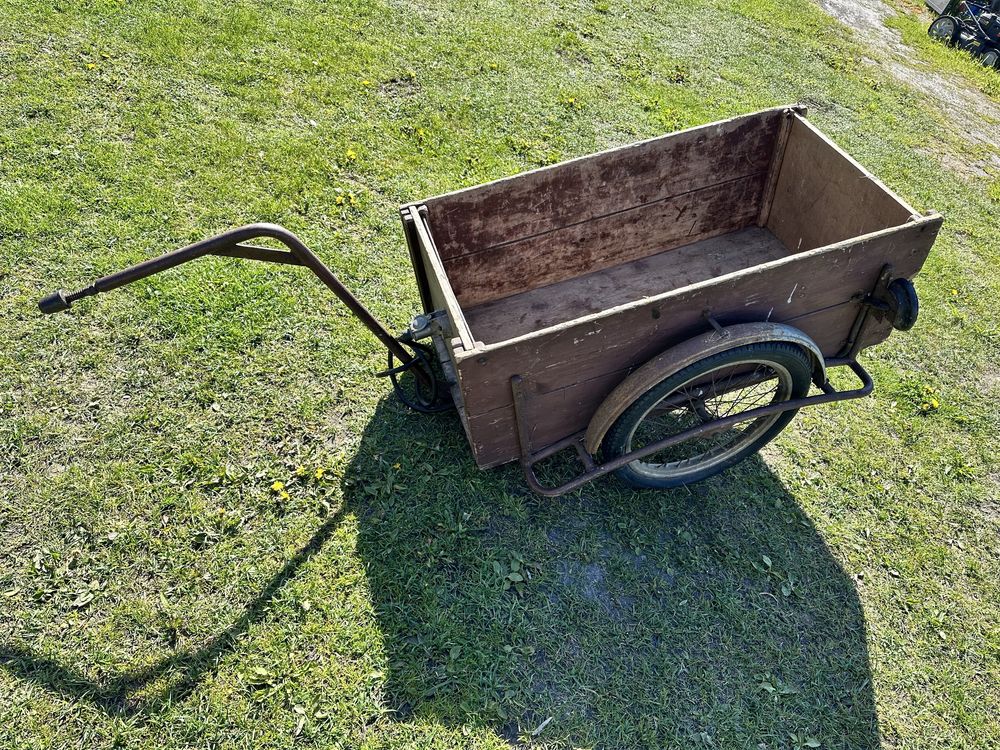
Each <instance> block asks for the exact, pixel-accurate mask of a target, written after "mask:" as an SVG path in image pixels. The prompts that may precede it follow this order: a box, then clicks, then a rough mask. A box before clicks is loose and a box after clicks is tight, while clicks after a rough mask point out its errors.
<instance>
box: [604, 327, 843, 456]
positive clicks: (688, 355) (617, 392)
mask: <svg viewBox="0 0 1000 750" xmlns="http://www.w3.org/2000/svg"><path fill="white" fill-rule="evenodd" d="M772 341H784V342H787V343H790V344H795V345H797V346H800V347H801V348H802V349H803V350H804V351H806V352H807V353H808V354H809V356H810V358H811V359H812V361H813V380H814V381H815V382H816V383H825V382H826V360H825V359H824V357H823V352H821V351H820V348H819V347H818V346H817V345H816V342H814V341H813V340H812V339H811V338H809V337H808V336H807V335H806V334H804V333H803V332H802V331H800V330H799V329H798V328H794V327H792V326H790V325H785V324H784V323H739V324H737V325H732V326H726V327H724V328H721V329H720V330H718V331H716V330H712V331H709V332H708V333H704V334H702V335H700V336H696V337H695V338H693V339H688V340H687V341H685V342H684V343H683V344H678V345H677V346H674V347H671V348H670V349H667V351H665V352H663V354H660V355H657V356H656V357H654V358H653V359H651V360H649V362H647V363H646V364H644V365H642V366H641V367H640V368H639V369H638V370H636V371H635V372H633V373H632V374H631V375H629V376H628V377H627V378H625V380H623V381H622V382H621V383H620V384H619V385H618V387H617V388H615V389H614V390H613V391H612V392H611V394H610V395H609V396H608V397H607V398H606V399H604V401H603V402H602V403H601V405H600V406H599V407H598V409H597V411H596V412H594V416H593V417H592V418H591V420H590V424H589V425H588V426H587V433H586V436H585V438H584V445H585V446H586V448H587V450H588V451H589V452H590V453H591V454H596V453H597V449H598V448H599V447H600V445H601V441H602V440H604V435H605V434H606V433H607V431H608V430H609V429H611V425H613V424H614V423H615V421H616V420H617V419H618V417H620V416H621V415H622V414H623V413H624V412H625V410H626V409H628V407H629V406H631V405H632V403H633V402H634V401H635V400H636V399H638V398H639V397H640V396H641V395H642V394H644V393H645V392H646V391H648V390H649V389H650V388H652V387H653V386H655V385H656V384H657V383H659V382H661V381H663V380H664V379H666V378H668V377H669V376H671V375H673V374H674V373H675V372H678V371H680V370H682V369H684V368H685V367H687V366H688V365H692V364H694V363H695V362H697V361H699V360H702V359H705V357H710V356H712V355H713V354H718V353H719V352H724V351H728V350H729V349H735V348H736V347H739V346H746V345H748V344H760V343H764V342H772Z"/></svg>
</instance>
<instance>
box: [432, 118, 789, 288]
mask: <svg viewBox="0 0 1000 750" xmlns="http://www.w3.org/2000/svg"><path fill="white" fill-rule="evenodd" d="M781 113H782V109H780V108H776V109H771V110H765V111H763V112H758V113H755V114H751V115H746V116H744V117H737V118H735V119H732V120H726V121H723V122H718V123H712V124H709V125H703V126H701V127H697V128H691V129H689V130H683V131H680V132H678V133H673V134H670V135H667V136H662V137H660V138H654V139H651V140H648V141H643V142H641V143H636V144H632V145H628V146H624V147H621V148H615V149H611V150H609V151H605V152H603V153H599V154H594V155H591V156H585V157H582V158H579V159H574V160H571V161H567V162H563V163H561V164H556V165H554V166H551V167H545V168H542V169H538V170H535V171H532V172H526V173H524V174H520V175H517V176H515V177H511V178H507V179H503V180H497V181H496V182H491V183H488V184H486V185H481V186H478V187H473V188H469V189H466V190H460V191H457V192H454V193H449V194H447V195H441V196H437V197H435V198H430V199H428V200H426V201H424V203H425V204H426V206H427V209H428V211H429V217H430V225H431V227H433V229H434V236H435V239H436V241H437V243H438V249H439V251H440V253H441V257H442V259H444V261H445V265H446V267H447V266H448V263H447V262H448V261H449V260H451V259H452V258H455V257H457V256H460V255H463V254H465V253H468V252H476V251H481V250H483V249H485V248H490V247H493V246H496V245H499V244H501V243H504V242H509V241H511V240H515V239H523V238H525V237H530V236H533V235H536V234H539V233H542V232H548V231H551V230H553V229H558V228H560V227H565V226H569V225H571V224H578V223H581V222H586V221H589V220H591V219H594V218H597V217H599V216H606V215H608V214H611V213H616V212H618V211H623V210H625V209H628V208H632V207H635V206H639V205H643V204H646V203H650V202H653V201H658V200H662V199H663V198H668V197H670V196H673V195H679V194H682V193H688V192H691V191H693V190H698V189H701V188H704V187H708V186H710V185H714V184H717V183H718V182H720V181H722V180H725V179H732V178H735V177H740V176H746V175H751V174H756V173H758V172H761V171H766V170H767V167H768V164H769V162H770V159H771V153H772V151H773V147H774V140H775V138H776V136H777V132H778V127H779V123H780V120H781ZM449 270H450V268H449ZM453 281H455V279H453Z"/></svg>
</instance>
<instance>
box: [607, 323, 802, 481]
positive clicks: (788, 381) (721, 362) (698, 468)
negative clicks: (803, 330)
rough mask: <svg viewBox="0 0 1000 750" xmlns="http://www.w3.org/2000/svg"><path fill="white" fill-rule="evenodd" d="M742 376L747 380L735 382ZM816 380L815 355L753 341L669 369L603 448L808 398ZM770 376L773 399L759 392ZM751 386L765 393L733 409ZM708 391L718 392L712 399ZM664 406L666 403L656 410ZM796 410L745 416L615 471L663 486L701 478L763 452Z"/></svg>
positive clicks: (611, 454)
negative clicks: (749, 418)
mask: <svg viewBox="0 0 1000 750" xmlns="http://www.w3.org/2000/svg"><path fill="white" fill-rule="evenodd" d="M751 368H753V369H752V370H751ZM727 373H728V375H727ZM735 376H739V378H740V379H741V380H743V381H746V382H747V383H748V384H747V385H745V386H742V387H740V384H739V383H736V384H735V385H734V378H735ZM726 377H728V380H726V381H724V382H723V378H726ZM709 378H711V381H710V382H709V380H708V379H709ZM811 379H812V362H811V361H810V358H809V355H808V354H807V353H806V352H804V351H803V350H802V349H801V348H800V347H798V346H795V345H794V344H789V343H785V342H767V343H761V344H749V345H746V346H740V347H737V348H735V349H730V350H728V351H725V352H720V353H718V354H714V355H712V356H709V357H706V358H705V359H702V360H699V361H698V362H695V363H694V364H691V365H688V366H687V367H685V368H683V369H681V370H679V371H677V372H675V373H673V374H671V375H668V376H667V377H666V378H664V379H663V380H661V381H660V382H659V383H657V384H656V385H655V386H653V387H652V388H650V389H649V390H648V391H646V393H644V394H643V395H642V396H640V397H639V398H637V399H636V400H635V401H634V402H633V403H632V405H631V406H629V407H628V409H626V410H625V412H624V413H622V415H621V416H620V417H619V418H618V419H617V420H616V421H615V423H614V424H613V425H612V426H611V429H610V430H608V433H607V435H606V436H605V438H604V441H603V443H602V448H601V449H602V452H603V454H604V458H605V459H606V460H610V459H614V458H617V457H619V456H623V455H625V454H626V453H628V452H629V451H631V450H634V449H636V448H639V447H642V446H643V445H649V444H650V443H652V442H655V441H656V440H661V439H663V438H664V437H667V436H668V435H670V434H677V433H678V432H680V431H681V430H684V429H688V428H689V427H693V426H696V425H698V424H704V423H706V422H710V421H712V419H713V418H718V417H720V416H726V415H728V414H736V413H739V412H740V411H748V410H749V409H751V408H755V407H758V406H764V405H767V404H768V403H774V402H776V401H787V400H790V399H795V398H801V397H803V396H805V395H806V394H807V393H808V392H809V383H810V381H811ZM768 383H773V384H774V391H773V396H772V397H770V398H768V393H767V392H766V390H765V391H764V392H761V391H760V388H761V385H762V384H768ZM768 387H770V386H768ZM685 389H688V390H685ZM751 391H757V392H758V393H759V395H760V398H759V400H758V402H754V401H753V400H746V408H740V410H739V411H734V409H735V408H737V406H739V405H740V403H741V399H743V398H744V396H743V394H745V393H749V392H751ZM706 393H710V394H711V395H709V396H708V397H707V398H706V397H705V394H706ZM726 399H729V402H727V401H726ZM657 406H659V407H660V408H659V410H658V413H656V414H654V407H657ZM722 409H726V411H724V412H722V411H721V410H722ZM795 411H796V410H791V411H786V412H779V413H777V414H773V415H770V416H767V417H760V418H758V419H756V420H753V421H750V422H740V423H738V424H736V425H734V426H733V427H731V428H729V429H727V430H721V431H719V432H715V433H712V434H711V435H708V436H706V437H701V438H692V439H689V440H686V441H684V442H682V443H680V444H678V445H675V446H671V447H670V448H667V449H665V450H664V451H661V452H659V453H655V454H653V455H652V456H649V457H647V458H645V459H641V460H638V461H633V462H632V463H630V464H627V465H625V466H623V467H622V468H621V469H618V470H617V471H616V472H615V473H616V474H617V475H618V477H619V478H620V479H621V480H622V481H624V482H625V483H627V484H630V485H632V486H633V487H650V488H654V489H664V488H668V487H679V486H681V485H684V484H690V483H692V482H699V481H701V480H702V479H707V478H708V477H710V476H713V475H715V474H718V473H719V472H721V471H725V470H726V469H728V468H729V467H731V466H733V465H735V464H737V463H739V462H740V461H742V460H743V459H744V458H746V457H747V456H749V455H750V454H752V453H754V452H756V451H758V450H759V449H760V448H761V447H763V446H764V445H765V444H766V443H768V442H769V441H770V440H772V439H773V438H774V437H775V436H776V435H777V434H778V433H779V432H781V430H782V429H784V427H785V425H787V424H788V423H789V422H790V421H791V420H792V418H793V417H794V416H795ZM644 423H645V424H644ZM640 433H641V434H640ZM637 436H638V439H637ZM724 441H725V442H724ZM713 444H714V447H712V446H713Z"/></svg>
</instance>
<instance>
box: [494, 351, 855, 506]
mask: <svg viewBox="0 0 1000 750" xmlns="http://www.w3.org/2000/svg"><path fill="white" fill-rule="evenodd" d="M826 366H827V367H828V368H829V367H841V366H846V367H849V368H851V370H852V371H853V372H854V374H855V375H857V376H858V379H859V380H860V381H861V387H860V388H856V389H853V390H849V391H838V390H836V389H835V388H834V387H833V386H832V385H830V383H829V382H826V383H824V384H823V385H822V386H821V388H822V390H823V394H822V395H816V396H806V397H805V398H796V399H792V400H790V401H783V402H781V403H780V404H771V405H769V406H761V407H758V408H756V409H751V410H750V411H747V412H742V413H741V414H734V415H732V416H729V417H725V418H723V419H717V420H714V421H712V422H707V423H705V424H702V425H698V426H697V427H691V428H689V429H687V430H684V431H682V432H678V433H677V434H676V435H670V436H669V437H665V438H663V439H662V440H658V441H657V442H655V443H651V444H650V445H647V446H645V447H643V448H640V449H638V450H634V451H630V452H629V453H626V454H625V455H624V456H619V457H618V458H615V459H613V460H611V461H608V462H606V463H602V464H598V463H597V462H596V461H595V460H594V456H593V455H592V454H591V453H590V452H589V451H588V450H587V449H586V447H584V438H585V436H586V434H587V431H586V430H581V431H580V432H577V433H575V434H573V435H570V436H569V437H566V438H563V439H562V440H560V441H558V442H555V443H553V444H552V445H550V446H548V447H547V448H543V449H542V450H540V451H535V452H524V453H522V455H521V470H522V471H523V472H524V478H525V480H526V481H527V482H528V486H529V487H531V489H532V490H533V491H534V492H537V493H538V494H539V495H545V496H547V497H558V496H559V495H563V494H565V493H567V492H571V491H572V490H575V489H578V488H579V487H582V486H583V485H585V484H587V483H588V482H591V481H593V480H594V479H597V478H598V477H602V476H604V475H605V474H610V473H611V472H613V471H615V470H616V469H620V468H621V467H623V466H625V465H626V464H630V463H632V462H633V461H636V460H638V459H640V458H645V457H646V456H649V455H652V454H653V453H656V452H658V451H661V450H663V449H664V448H669V447H670V446H672V445H677V444H678V443H683V442H684V441H685V440H690V439H692V438H698V437H701V436H702V435H707V434H711V433H713V432H718V431H719V430H724V429H726V428H728V427H731V426H732V425H734V424H738V423H739V422H746V421H750V420H753V419H759V418H760V417H767V416H770V415H772V414H776V413H778V412H784V411H791V410H793V409H801V408H803V407H805V406H818V405H819V404H830V403H834V402H836V401H848V400H850V399H855V398H862V397H864V396H868V395H869V394H871V392H872V391H873V390H874V389H875V384H874V382H873V381H872V378H871V375H869V374H868V371H867V370H865V368H864V367H862V366H861V365H860V364H858V362H857V361H855V360H848V361H844V360H839V359H828V360H826ZM510 387H511V391H512V393H513V395H514V418H515V420H516V422H517V435H518V439H519V440H520V442H521V446H522V449H523V447H524V446H526V445H529V444H530V443H529V442H528V440H529V438H528V424H527V401H528V398H527V394H526V393H525V390H524V379H523V378H522V377H521V376H520V375H515V376H514V377H513V378H511V380H510ZM571 447H572V448H575V449H576V452H577V457H578V458H579V460H580V462H581V463H582V464H583V466H584V472H583V473H582V474H579V475H577V476H576V477H574V478H573V479H571V480H570V481H568V482H566V483H565V484H561V485H559V486H558V487H546V486H544V485H543V484H542V483H541V482H539V481H538V477H537V476H536V475H535V469H534V467H535V464H537V463H540V462H541V461H544V460H545V459H546V458H551V457H552V456H554V455H555V454H556V453H559V452H560V451H563V450H566V449H567V448H571Z"/></svg>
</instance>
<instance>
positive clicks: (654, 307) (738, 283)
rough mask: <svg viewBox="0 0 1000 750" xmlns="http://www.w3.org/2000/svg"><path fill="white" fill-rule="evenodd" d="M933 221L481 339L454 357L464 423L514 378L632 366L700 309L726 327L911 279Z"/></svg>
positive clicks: (687, 326)
mask: <svg viewBox="0 0 1000 750" xmlns="http://www.w3.org/2000/svg"><path fill="white" fill-rule="evenodd" d="M940 225H941V217H939V216H936V215H934V216H929V217H926V218H923V219H920V220H918V221H914V222H912V223H909V224H905V225H903V226H900V227H894V228H891V229H887V230H883V231H881V232H876V233H873V234H871V235H868V236H865V237H860V238H856V239H853V240H850V241H848V242H843V243H839V244H837V245H832V246H830V247H826V248H819V249H816V250H813V251H810V252H808V253H802V254H800V255H793V256H789V257H786V258H783V259H781V260H777V261H773V262H771V263H767V264H765V265H762V266H756V267H754V268H752V269H749V270H744V271H739V272H737V273H733V274H729V275H727V276H723V277H721V278H718V279H712V280H709V281H705V282H701V283H699V284H694V285H692V286H689V287H685V288H683V289H679V290H675V291H672V292H668V293H666V294H664V295H659V296H657V297H652V298H648V299H645V300H639V301H636V302H633V303H630V304H628V305H624V306H621V307H618V308H613V309H610V310H607V311H605V312H603V313H599V314H596V315H590V316H586V317H584V318H581V319H578V320H575V321H572V322H570V323H566V324H563V325H560V326H556V327H554V328H550V329H545V330H543V331H540V332H537V333H533V334H530V335H528V336H524V337H521V338H519V339H514V340H511V341H507V342H503V343H500V344H493V345H487V346H486V347H485V348H484V349H482V350H479V351H477V352H476V354H475V356H469V355H463V354H461V353H459V354H458V357H457V367H458V375H459V381H460V384H461V389H462V395H463V400H464V402H465V407H466V410H467V413H468V415H469V420H470V425H471V424H472V422H473V419H474V418H475V417H477V416H479V415H481V414H485V413H487V412H489V411H492V410H494V409H497V408H499V407H501V406H504V405H506V404H508V403H510V401H511V395H510V386H509V380H510V377H511V376H512V375H514V374H521V375H523V376H524V377H525V378H526V380H528V381H530V382H532V383H534V384H535V385H536V387H538V388H540V389H542V390H543V391H550V390H555V389H557V388H561V387H565V386H567V385H571V384H573V383H579V382H583V381H586V380H592V379H594V378H597V377H599V376H601V375H603V374H606V373H609V372H613V371H616V370H620V369H622V368H623V367H630V366H634V365H637V364H641V363H642V362H645V361H646V360H648V359H649V358H650V357H652V356H654V355H655V354H658V353H659V352H661V351H663V350H664V349H665V348H666V347H667V345H668V344H669V342H671V341H675V340H678V338H679V337H687V336H689V335H693V334H694V333H695V332H697V331H698V330H701V329H702V328H703V327H704V320H703V311H705V310H706V309H710V310H711V311H712V312H713V314H714V315H716V316H717V317H719V319H720V320H722V321H723V322H726V323H737V322H747V321H762V320H771V321H775V322H781V321H787V320H789V319H791V318H795V317H798V316H800V315H804V314H806V313H810V312H814V311H816V310H820V309H824V308H827V307H831V306H833V305H837V304H840V303H843V302H844V301H846V300H847V299H849V298H850V297H851V296H852V295H854V294H857V293H860V292H868V291H869V290H870V289H871V288H872V287H873V286H874V284H875V281H876V279H877V277H878V274H879V272H880V270H881V268H882V266H883V264H885V263H892V264H893V266H894V267H895V273H896V275H897V276H906V277H910V276H913V275H914V274H915V273H916V272H917V271H918V270H919V269H920V267H921V266H922V265H923V262H924V259H925V258H926V257H927V253H928V252H929V250H930V247H931V245H932V244H933V242H934V238H935V237H936V235H937V231H938V228H939V227H940ZM476 439H477V440H479V439H482V438H481V437H479V436H476Z"/></svg>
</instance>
